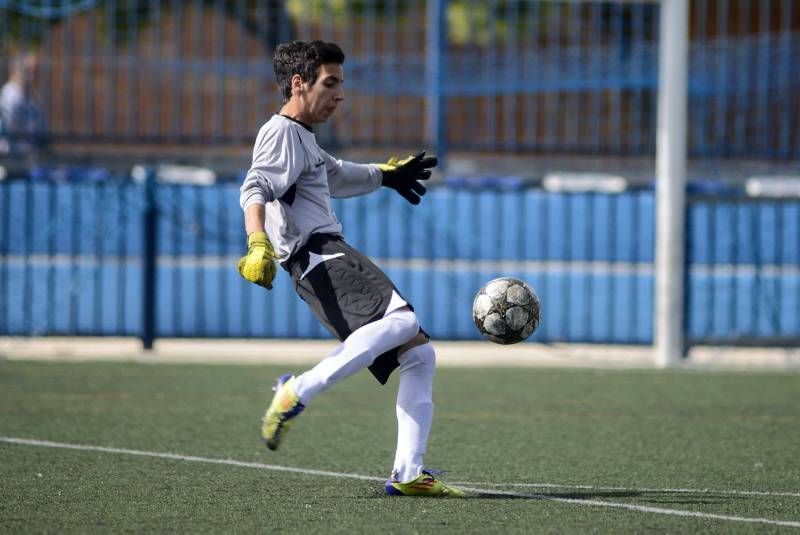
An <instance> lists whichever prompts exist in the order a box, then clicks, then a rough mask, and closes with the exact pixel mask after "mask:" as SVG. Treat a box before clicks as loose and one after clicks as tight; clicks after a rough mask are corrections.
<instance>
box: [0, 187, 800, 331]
mask: <svg viewBox="0 0 800 535" xmlns="http://www.w3.org/2000/svg"><path fill="white" fill-rule="evenodd" d="M238 194H239V191H238V185H236V184H215V185H212V186H193V185H180V184H166V183H158V182H155V181H154V180H153V179H152V177H151V180H150V181H146V182H144V183H135V182H131V181H129V180H128V179H127V177H118V178H116V179H115V178H108V179H107V180H104V181H102V182H97V183H93V182H88V181H87V182H85V183H57V182H52V181H50V182H33V181H29V180H24V181H4V182H0V314H2V315H1V316H0V335H13V336H45V335H100V336H110V335H116V336H138V337H142V338H143V339H144V340H145V342H147V341H148V340H149V341H150V342H152V339H153V338H155V337H214V338H216V337H221V338H226V337H236V338H251V337H256V338H312V339H313V338H326V337H328V336H329V335H328V333H326V332H325V331H324V330H323V328H322V327H321V326H320V325H319V323H318V322H317V321H316V320H315V319H314V318H313V316H312V315H311V314H310V312H309V311H308V310H307V307H306V306H305V305H304V304H303V303H302V301H301V300H300V299H299V298H298V297H297V296H296V295H295V293H294V290H293V288H292V284H291V280H290V278H289V277H288V276H287V275H286V273H284V272H282V271H280V270H279V274H278V278H277V280H276V283H275V288H274V290H273V291H271V292H266V291H264V290H262V289H261V288H258V287H256V286H254V285H252V284H248V283H246V282H245V281H244V280H243V279H241V277H240V276H239V274H238V273H237V272H236V269H235V266H236V261H237V260H238V258H239V256H240V255H241V254H242V253H243V252H244V248H245V237H244V231H243V227H242V215H241V210H240V208H239V206H238ZM335 209H336V211H337V214H338V215H339V217H340V219H341V221H342V223H343V225H344V228H345V235H346V237H347V238H348V240H349V241H350V242H351V243H352V244H353V245H354V246H356V247H357V248H359V249H360V250H362V251H364V252H365V253H366V254H367V255H369V256H370V257H372V258H373V259H375V260H376V261H377V263H378V264H380V265H381V266H382V267H383V268H384V269H385V270H386V271H387V273H388V274H389V275H390V277H391V278H392V279H393V280H394V281H395V282H396V283H397V285H398V287H399V288H400V290H401V291H402V292H403V293H404V295H406V296H407V297H408V298H409V300H410V301H411V302H413V303H414V305H415V308H416V310H417V311H418V313H419V316H420V318H421V321H422V323H423V325H425V328H426V330H428V331H429V332H430V333H431V334H432V335H433V336H434V337H436V338H438V339H453V340H469V339H475V338H477V337H478V334H477V331H476V329H475V328H474V326H473V325H472V320H471V314H470V311H471V304H472V299H473V298H474V295H475V293H476V291H477V290H478V288H479V287H480V286H481V285H482V284H483V283H484V282H486V281H487V280H489V279H491V278H494V277H497V276H501V275H510V276H516V277H519V278H521V279H524V280H526V281H528V282H529V283H530V284H532V285H533V286H534V287H535V288H536V289H537V291H538V293H539V295H540V298H541V300H542V307H543V316H542V323H541V326H540V328H539V330H538V331H537V332H536V333H535V334H534V336H533V337H532V339H533V340H535V341H539V342H555V341H563V342H574V343H583V342H589V343H616V344H648V343H650V342H651V341H652V336H653V333H652V323H653V321H652V308H653V250H654V244H653V240H654V193H653V191H652V190H647V189H643V190H629V191H623V192H621V193H554V192H547V191H544V190H541V189H534V188H524V187H521V186H520V187H518V188H515V189H507V190H498V189H483V188H468V187H461V188H457V187H452V186H450V187H447V186H443V187H434V188H432V189H431V191H430V193H429V195H427V196H426V198H425V203H424V204H423V205H422V206H420V207H412V206H410V205H408V204H407V203H405V201H403V199H401V198H400V197H399V196H397V195H394V194H393V192H390V191H388V190H387V191H380V192H377V193H375V194H373V195H369V196H365V197H358V198H353V199H346V200H336V201H335ZM687 229H688V244H687V255H686V257H687V265H686V270H687V278H686V280H687V286H686V296H687V299H686V303H687V311H686V312H687V314H686V326H685V331H686V336H687V340H688V342H689V343H690V344H691V343H701V342H713V343H724V344H759V345H797V343H798V341H800V250H798V248H797V244H798V243H800V199H752V198H745V197H740V196H728V197H720V196H716V197H713V198H709V197H707V196H693V197H690V204H689V207H688V213H687Z"/></svg>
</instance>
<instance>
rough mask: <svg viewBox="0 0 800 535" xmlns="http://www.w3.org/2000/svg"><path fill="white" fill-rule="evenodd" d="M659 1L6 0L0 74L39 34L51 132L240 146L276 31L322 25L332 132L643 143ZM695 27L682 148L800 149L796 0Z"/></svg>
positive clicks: (750, 152)
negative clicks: (333, 94)
mask: <svg viewBox="0 0 800 535" xmlns="http://www.w3.org/2000/svg"><path fill="white" fill-rule="evenodd" d="M658 14H659V6H658V3H657V2H623V1H600V0H598V1H574V2H563V1H556V0H552V1H550V0H541V1H537V0H492V1H482V2H476V1H473V0H449V1H446V0H427V1H426V0H382V1H367V2H339V1H334V0H313V1H308V2H282V1H273V2H250V1H245V0H216V1H209V0H192V1H188V2H176V1H166V0H148V1H137V2H129V1H126V0H117V1H111V2H97V1H84V2H44V3H42V2H27V1H15V2H9V1H0V47H2V51H3V55H2V56H0V72H2V71H3V70H4V69H3V68H4V67H6V66H7V64H8V60H9V59H10V58H12V57H13V55H14V53H15V51H16V50H18V49H19V48H22V47H33V48H35V49H36V50H38V51H39V54H40V56H41V60H42V61H41V73H40V74H41V76H40V78H39V81H38V83H37V84H36V89H37V90H38V92H39V95H40V99H41V103H42V106H43V108H44V111H45V112H46V116H47V117H48V120H49V123H50V127H51V134H52V136H53V139H54V141H55V142H57V144H58V146H61V147H62V148H63V147H70V146H73V145H74V144H75V143H76V142H79V143H81V144H82V146H84V148H85V146H86V145H87V144H88V145H89V147H94V148H95V149H99V148H103V147H106V148H107V147H109V146H113V147H117V146H119V145H120V144H126V145H134V146H138V145H144V146H153V144H158V145H163V144H173V145H176V146H177V147H176V148H175V150H179V147H180V146H181V145H187V144H203V145H205V144H209V143H211V144H214V145H215V146H231V147H240V148H241V147H248V146H249V145H250V144H251V143H252V138H253V136H254V133H255V132H256V131H257V129H258V127H259V125H260V124H261V123H262V122H263V121H264V119H265V117H267V116H268V115H269V114H270V113H271V112H273V111H275V109H276V108H277V107H278V106H279V104H280V98H279V95H278V93H277V90H276V88H275V87H274V81H273V74H272V69H271V65H270V58H271V54H272V51H273V48H274V46H275V43H277V42H280V41H285V40H288V39H294V38H300V39H309V38H324V39H332V40H336V41H338V42H340V43H341V44H342V46H343V47H344V49H345V50H346V52H347V54H348V59H347V62H346V69H347V70H346V72H347V100H346V101H345V103H344V106H343V109H342V110H341V113H338V114H337V117H335V118H334V119H333V121H332V127H331V128H330V130H329V131H327V134H326V135H327V136H328V137H329V138H330V139H329V141H331V142H338V143H341V144H342V145H345V146H347V147H354V146H365V147H370V148H375V147H381V148H382V147H392V148H395V147H397V146H398V145H399V146H404V147H405V146H413V147H417V146H421V145H423V144H427V145H428V146H434V147H436V148H438V149H439V152H440V153H443V151H444V149H445V147H448V148H450V149H454V150H456V149H458V150H482V151H506V152H512V153H519V152H531V151H535V152H539V153H549V152H569V153H578V154H607V155H615V156H639V155H651V154H652V153H653V151H654V141H655V130H654V126H655V96H656V90H657V83H658V80H657V64H658V61H657V48H658V37H659V36H658V28H659V25H658ZM437 21H438V24H437ZM690 34H691V43H690V68H689V107H690V115H689V118H690V124H689V147H690V152H691V153H692V155H694V156H697V157H713V158H727V157H736V158H767V159H777V160H783V161H786V160H788V161H796V160H800V133H799V132H798V127H797V125H798V124H800V103H799V102H798V99H797V98H796V97H797V95H798V94H800V77H798V76H797V74H796V73H798V72H800V8H799V7H798V5H797V2H796V0H693V1H692V2H691V28H690ZM426 115H427V118H426ZM431 117H439V118H441V119H442V120H443V121H442V122H441V123H439V124H438V127H437V128H433V129H431V128H426V126H427V127H431V126H437V124H436V123H435V122H434V123H432V122H431ZM426 131H427V134H426Z"/></svg>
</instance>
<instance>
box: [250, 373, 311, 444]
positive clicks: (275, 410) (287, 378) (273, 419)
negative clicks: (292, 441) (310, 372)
mask: <svg viewBox="0 0 800 535" xmlns="http://www.w3.org/2000/svg"><path fill="white" fill-rule="evenodd" d="M294 385H295V377H294V375H291V374H286V375H281V376H280V377H278V380H277V381H275V386H274V387H272V390H274V391H275V395H274V396H273V398H272V403H270V404H269V408H268V409H267V412H266V413H265V414H264V418H263V419H262V420H261V438H263V439H264V442H265V443H266V444H267V447H268V448H269V449H271V450H276V449H278V446H279V445H280V443H281V438H283V435H284V434H285V433H286V430H287V429H288V428H289V425H290V420H291V419H292V418H294V417H295V416H297V415H298V414H300V413H301V412H303V409H305V408H306V406H305V405H303V404H302V403H300V398H299V397H298V396H297V394H296V393H295V391H294Z"/></svg>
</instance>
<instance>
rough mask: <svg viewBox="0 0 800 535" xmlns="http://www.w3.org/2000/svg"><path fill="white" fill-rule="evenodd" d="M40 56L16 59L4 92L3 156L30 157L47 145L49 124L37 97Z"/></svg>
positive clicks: (0, 114)
mask: <svg viewBox="0 0 800 535" xmlns="http://www.w3.org/2000/svg"><path fill="white" fill-rule="evenodd" d="M38 73H39V56H38V55H37V54H36V52H33V51H24V52H20V53H18V54H15V55H14V56H12V58H11V61H10V64H9V76H8V81H6V83H5V84H4V85H3V88H2V89H0V138H1V140H0V152H5V153H8V154H20V153H30V152H33V151H36V150H39V149H43V148H45V147H46V145H47V122H46V121H45V117H44V113H43V112H42V108H41V105H40V100H39V98H38V95H37V93H36V83H37V79H38Z"/></svg>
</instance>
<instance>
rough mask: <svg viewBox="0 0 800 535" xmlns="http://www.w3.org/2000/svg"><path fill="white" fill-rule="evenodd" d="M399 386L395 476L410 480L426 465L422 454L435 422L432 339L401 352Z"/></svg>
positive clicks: (434, 361)
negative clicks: (432, 424)
mask: <svg viewBox="0 0 800 535" xmlns="http://www.w3.org/2000/svg"><path fill="white" fill-rule="evenodd" d="M398 360H399V361H400V384H399V386H398V388H397V407H396V409H397V450H396V452H395V457H394V468H393V469H392V479H393V480H395V481H401V482H408V481H411V480H413V479H416V478H417V476H419V475H420V473H422V469H423V468H424V465H423V462H422V456H423V455H424V454H425V449H426V448H427V446H428V435H429V434H430V430H431V423H432V422H433V375H434V372H435V369H436V352H435V351H434V349H433V345H431V343H430V342H428V343H427V344H423V345H420V346H415V347H413V348H411V349H409V350H408V351H406V352H405V353H403V354H402V355H400V357H399V359H398Z"/></svg>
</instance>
